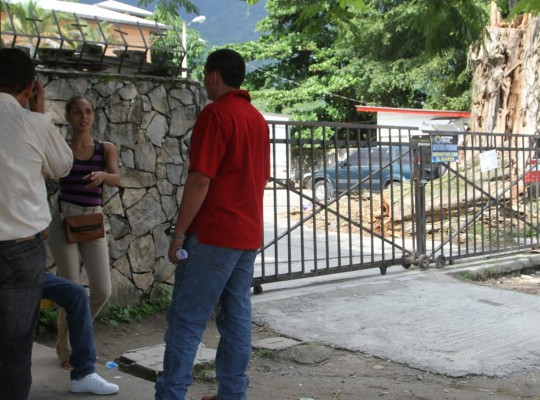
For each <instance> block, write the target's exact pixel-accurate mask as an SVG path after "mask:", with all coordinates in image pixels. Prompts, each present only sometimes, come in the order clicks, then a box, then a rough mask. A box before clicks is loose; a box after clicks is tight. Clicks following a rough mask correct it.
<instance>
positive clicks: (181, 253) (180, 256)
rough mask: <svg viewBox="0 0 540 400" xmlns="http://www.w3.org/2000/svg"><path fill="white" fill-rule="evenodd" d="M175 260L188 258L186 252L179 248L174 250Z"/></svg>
mask: <svg viewBox="0 0 540 400" xmlns="http://www.w3.org/2000/svg"><path fill="white" fill-rule="evenodd" d="M176 258H178V259H179V260H185V259H186V258H188V252H187V251H185V250H184V249H182V248H180V249H178V250H176Z"/></svg>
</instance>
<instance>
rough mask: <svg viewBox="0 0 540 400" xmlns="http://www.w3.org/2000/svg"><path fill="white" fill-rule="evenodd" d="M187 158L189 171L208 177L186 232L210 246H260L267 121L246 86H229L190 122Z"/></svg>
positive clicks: (267, 155) (267, 154)
mask: <svg viewBox="0 0 540 400" xmlns="http://www.w3.org/2000/svg"><path fill="white" fill-rule="evenodd" d="M189 161H190V165H189V171H198V172H201V173H203V174H205V175H206V176H208V177H210V178H211V179H212V180H211V182H210V186H209V189H208V194H207V196H206V199H205V200H204V202H203V204H202V207H201V209H200V210H199V212H198V214H197V216H196V217H195V219H194V221H193V223H192V224H191V226H190V227H189V229H188V232H189V233H197V235H198V240H199V242H200V243H204V244H209V245H212V246H218V247H228V248H233V249H242V250H251V249H258V248H259V247H260V246H261V240H262V233H263V195H264V187H265V185H266V181H267V180H268V179H269V177H270V139H269V130H268V124H267V123H266V121H265V119H264V117H263V116H262V115H261V113H259V111H257V109H256V108H255V107H253V106H252V105H251V97H250V95H249V93H248V92H247V91H245V90H233V91H231V92H228V93H226V94H225V95H223V96H222V97H220V98H219V99H218V100H216V101H215V102H213V103H211V104H209V105H207V106H206V107H205V108H204V109H203V110H202V112H201V114H200V115H199V117H198V118H197V122H196V123H195V127H194V128H193V134H192V136H191V146H190V150H189Z"/></svg>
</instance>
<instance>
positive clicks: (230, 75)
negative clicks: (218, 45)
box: [204, 49, 246, 89]
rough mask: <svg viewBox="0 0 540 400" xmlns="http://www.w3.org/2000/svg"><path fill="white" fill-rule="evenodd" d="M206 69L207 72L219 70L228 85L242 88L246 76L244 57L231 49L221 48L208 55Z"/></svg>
mask: <svg viewBox="0 0 540 400" xmlns="http://www.w3.org/2000/svg"><path fill="white" fill-rule="evenodd" d="M204 69H205V70H206V71H207V72H213V71H218V72H219V73H220V74H221V78H222V79H223V82H225V84H226V85H228V86H231V87H233V88H236V89H238V88H240V86H241V85H242V82H244V78H245V76H246V63H245V61H244V58H243V57H242V56H241V55H240V54H239V53H238V52H236V51H234V50H231V49H219V50H216V51H214V52H212V53H210V55H209V56H208V58H207V59H206V64H205V65H204Z"/></svg>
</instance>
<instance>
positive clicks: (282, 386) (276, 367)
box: [40, 273, 540, 400]
mask: <svg viewBox="0 0 540 400" xmlns="http://www.w3.org/2000/svg"><path fill="white" fill-rule="evenodd" d="M477 283H478V284H486V285H492V286H496V287H498V288H500V289H502V290H520V291H524V292H526V293H529V294H532V295H540V274H539V273H536V274H533V275H521V276H516V277H501V278H498V279H492V280H489V281H486V282H477ZM165 329H166V321H165V316H164V315H163V314H157V315H153V316H151V317H148V318H146V319H145V320H144V321H142V322H132V323H121V324H119V325H117V326H112V325H102V324H96V326H95V340H96V347H97V350H98V362H99V363H102V364H105V363H106V362H107V361H111V360H115V359H117V358H118V357H120V356H121V355H122V354H123V353H124V352H126V351H127V350H132V349H136V348H139V347H146V346H152V345H156V344H160V343H163V334H164V332H165ZM532 334H536V333H532ZM275 335H277V334H276V333H275V332H271V331H269V330H267V329H265V328H264V327H259V326H254V327H253V337H254V340H257V339H262V338H265V337H269V336H275ZM218 338H219V334H218V333H217V331H216V329H215V325H214V323H213V321H210V323H209V325H208V328H207V330H206V333H205V337H204V340H203V343H204V344H205V345H206V346H207V347H211V348H215V346H216V344H217V340H218ZM40 341H41V342H44V343H45V344H48V345H50V346H54V338H53V337H51V336H49V337H43V338H41V340H40ZM303 346H312V347H313V346H319V345H318V344H316V343H310V344H307V345H303ZM296 351H297V350H295V348H294V347H293V348H291V349H288V350H285V351H277V352H269V351H261V350H254V351H253V357H252V362H251V366H250V369H249V376H250V394H249V398H250V399H251V400H309V399H313V400H372V399H386V400H439V399H448V400H450V399H454V400H475V399H491V400H493V399H497V400H502V399H505V400H506V399H533V400H540V368H537V369H535V370H532V371H524V372H522V373H519V374H515V375H513V376H508V377H504V378H489V377H484V376H466V377H460V378H452V377H447V376H441V375H437V374H432V373H429V372H426V371H421V370H418V369H413V368H410V367H408V366H406V365H402V364H398V363H394V362H392V361H390V360H385V359H379V358H375V357H371V356H370V355H368V354H364V353H358V352H350V351H344V350H341V349H332V348H328V347H324V346H320V347H319V351H318V354H321V353H325V354H326V357H325V358H324V359H323V360H317V361H316V362H315V363H314V364H311V365H305V364H301V363H299V362H298V361H297V357H296ZM196 376H197V379H196V381H195V383H194V384H193V385H192V387H191V389H190V392H189V395H188V399H190V400H199V399H200V398H201V397H202V395H203V394H206V393H215V382H214V380H213V378H212V377H213V367H212V366H207V367H206V368H203V369H201V370H200V371H198V372H197V374H196Z"/></svg>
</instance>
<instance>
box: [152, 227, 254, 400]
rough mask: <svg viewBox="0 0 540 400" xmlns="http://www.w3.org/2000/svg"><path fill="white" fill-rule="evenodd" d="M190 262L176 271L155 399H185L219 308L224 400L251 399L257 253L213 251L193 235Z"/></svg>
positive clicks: (220, 378)
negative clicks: (210, 322) (206, 331)
mask: <svg viewBox="0 0 540 400" xmlns="http://www.w3.org/2000/svg"><path fill="white" fill-rule="evenodd" d="M184 249H186V250H187V251H188V253H189V258H187V259H186V260H183V261H181V262H180V263H179V264H178V265H177V267H176V274H175V283H174V290H173V296H172V302H171V305H170V307H169V311H168V314H167V322H168V324H169V326H168V329H167V332H166V333H165V356H164V359H163V374H162V375H161V376H160V377H159V378H158V380H157V382H156V396H155V398H156V400H173V399H174V400H183V399H184V398H185V396H186V393H187V391H188V386H189V385H190V384H191V383H192V382H193V374H192V368H193V362H194V361H195V356H196V353H197V349H198V346H199V344H200V343H201V340H202V336H203V332H204V329H205V328H206V323H207V322H208V320H209V319H210V317H211V315H212V313H213V311H214V309H215V306H216V304H218V302H219V303H220V308H219V311H218V313H217V316H216V325H217V328H218V330H219V333H220V334H221V337H220V340H219V345H218V348H217V354H216V376H217V380H218V390H217V397H218V399H219V400H246V399H247V387H248V383H249V379H248V377H247V375H246V371H247V368H248V366H249V361H250V358H251V283H252V281H253V263H254V261H255V256H256V255H257V250H236V249H228V248H222V247H215V246H208V245H205V244H200V243H198V242H197V238H196V236H191V237H190V238H188V239H187V241H186V242H185V243H184Z"/></svg>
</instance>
